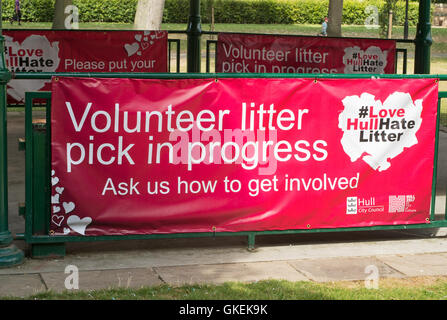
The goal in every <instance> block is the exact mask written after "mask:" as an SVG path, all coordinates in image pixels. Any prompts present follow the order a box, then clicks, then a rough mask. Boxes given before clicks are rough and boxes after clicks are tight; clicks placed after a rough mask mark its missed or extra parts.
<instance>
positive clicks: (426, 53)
mask: <svg viewBox="0 0 447 320" xmlns="http://www.w3.org/2000/svg"><path fill="white" fill-rule="evenodd" d="M430 3H431V1H430V0H420V1H419V20H418V25H417V31H416V38H415V44H416V47H415V56H414V73H421V74H430V46H431V44H432V42H433V40H432V37H431V24H430Z"/></svg>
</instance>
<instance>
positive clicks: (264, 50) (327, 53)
mask: <svg viewBox="0 0 447 320" xmlns="http://www.w3.org/2000/svg"><path fill="white" fill-rule="evenodd" d="M217 52H218V54H217V64H216V72H224V73H370V74H382V73H395V55H396V41H395V40H377V39H351V38H326V37H303V36H301V37H297V36H286V35H284V36H277V35H275V36H273V35H256V34H229V33H219V36H218V42H217Z"/></svg>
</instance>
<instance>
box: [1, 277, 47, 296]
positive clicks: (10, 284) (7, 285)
mask: <svg viewBox="0 0 447 320" xmlns="http://www.w3.org/2000/svg"><path fill="white" fill-rule="evenodd" d="M45 290H46V288H45V285H44V283H43V282H42V279H41V278H40V275H38V274H17V275H0V297H6V296H12V297H22V298H23V297H27V296H30V295H34V294H37V293H40V292H44V291H45Z"/></svg>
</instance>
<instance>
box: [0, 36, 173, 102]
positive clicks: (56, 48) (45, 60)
mask: <svg viewBox="0 0 447 320" xmlns="http://www.w3.org/2000/svg"><path fill="white" fill-rule="evenodd" d="M4 36H5V56H6V65H7V67H8V69H9V70H10V71H12V72H167V71H168V67H167V65H168V64H167V39H168V36H167V32H166V31H107V32H105V31H77V30H70V31H51V30H31V31H29V30H5V31H4ZM50 83H51V82H50V81H49V80H48V81H45V80H11V81H10V82H9V83H8V87H7V92H8V96H9V102H24V98H25V92H28V91H37V90H47V91H49V90H51V86H50Z"/></svg>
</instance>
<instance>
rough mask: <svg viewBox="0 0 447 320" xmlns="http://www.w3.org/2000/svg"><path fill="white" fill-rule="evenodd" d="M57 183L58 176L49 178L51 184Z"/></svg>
mask: <svg viewBox="0 0 447 320" xmlns="http://www.w3.org/2000/svg"><path fill="white" fill-rule="evenodd" d="M58 183H59V178H58V177H54V178H51V185H53V186H55V185H57V184H58Z"/></svg>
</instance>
